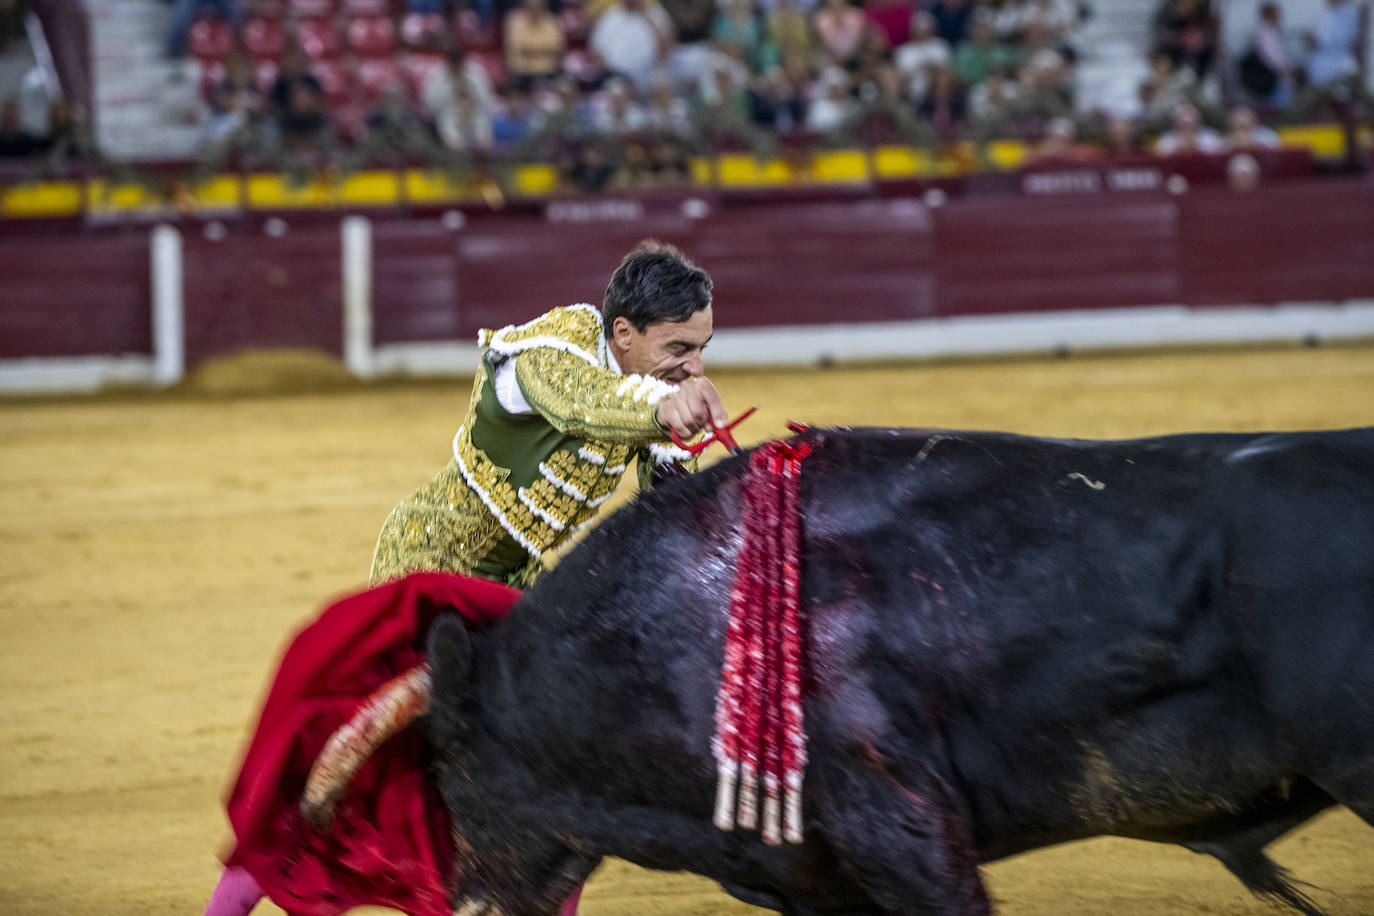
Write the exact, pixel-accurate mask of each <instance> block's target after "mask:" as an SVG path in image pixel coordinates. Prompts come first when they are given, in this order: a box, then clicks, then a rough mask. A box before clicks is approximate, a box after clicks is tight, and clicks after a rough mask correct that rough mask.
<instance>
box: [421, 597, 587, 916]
mask: <svg viewBox="0 0 1374 916" xmlns="http://www.w3.org/2000/svg"><path fill="white" fill-rule="evenodd" d="M429 659H430V667H431V669H432V677H433V695H432V698H431V704H430V715H429V718H428V720H427V721H426V730H427V733H428V735H429V738H430V741H431V743H432V744H433V746H434V748H435V759H436V762H437V770H438V772H437V780H438V784H439V788H440V790H441V792H442V793H443V797H444V803H445V804H446V805H447V806H448V809H449V813H450V814H451V816H452V822H453V840H454V848H455V862H454V886H455V888H454V892H453V902H454V912H455V913H456V914H460V916H552V914H556V913H558V911H559V907H560V905H561V904H562V902H563V901H564V900H566V899H567V898H568V897H569V896H571V895H572V894H573V893H574V892H575V891H576V890H577V889H578V887H580V886H581V884H582V882H583V881H585V880H586V878H587V876H588V875H589V874H590V873H591V872H592V870H593V869H594V868H595V867H596V865H597V862H598V861H599V857H598V856H596V855H594V854H591V853H590V852H587V851H583V850H581V849H579V848H578V842H577V840H576V839H575V838H574V837H572V836H571V835H570V833H569V831H568V829H567V824H568V818H569V817H570V816H571V812H570V811H569V810H564V805H563V804H562V803H561V802H559V801H558V800H557V798H558V796H557V795H554V794H546V793H545V792H544V791H542V790H541V786H540V782H539V780H538V779H537V778H536V777H535V776H534V775H533V774H532V772H531V770H530V768H529V767H528V766H527V765H526V762H525V761H523V760H521V759H520V757H519V754H518V752H513V751H512V750H511V749H510V748H509V747H506V746H504V745H503V744H502V743H501V742H500V741H499V740H498V738H497V737H496V736H495V735H493V734H492V732H491V730H490V728H489V725H490V724H491V723H492V721H493V720H492V718H491V717H493V716H497V715H499V714H500V713H499V711H497V710H493V709H485V708H483V698H482V697H481V696H479V695H478V691H477V689H476V677H475V675H476V671H475V668H476V663H475V656H474V648H473V642H472V639H471V638H470V637H469V635H468V633H467V631H466V630H465V629H464V628H463V626H462V624H461V623H459V622H458V621H456V620H452V619H449V618H448V617H446V616H444V617H440V618H439V619H438V620H437V621H436V622H435V623H434V625H433V627H432V628H431V629H430V633H429ZM560 824H562V825H563V826H561V827H560Z"/></svg>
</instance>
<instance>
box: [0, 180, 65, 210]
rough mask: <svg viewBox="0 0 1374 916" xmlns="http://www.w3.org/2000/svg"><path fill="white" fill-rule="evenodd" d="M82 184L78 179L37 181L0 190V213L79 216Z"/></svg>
mask: <svg viewBox="0 0 1374 916" xmlns="http://www.w3.org/2000/svg"><path fill="white" fill-rule="evenodd" d="M81 203H82V200H81V185H80V184H78V183H77V182H75V181H34V182H30V183H28V184H21V185H18V186H16V187H13V188H9V189H8V190H5V191H3V192H0V215H3V216H5V217H14V218H20V219H22V218H30V217H45V216H46V217H60V216H76V215H78V214H79V213H81Z"/></svg>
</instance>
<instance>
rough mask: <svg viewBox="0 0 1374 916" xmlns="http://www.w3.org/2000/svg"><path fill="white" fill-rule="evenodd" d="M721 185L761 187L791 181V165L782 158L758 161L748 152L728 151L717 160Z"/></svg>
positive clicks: (775, 185) (792, 178)
mask: <svg viewBox="0 0 1374 916" xmlns="http://www.w3.org/2000/svg"><path fill="white" fill-rule="evenodd" d="M717 161H718V162H719V164H720V173H719V174H720V183H721V185H722V186H723V187H736V188H761V187H777V186H780V185H786V184H790V183H792V181H793V180H794V178H795V176H794V175H793V174H792V167H791V166H789V165H788V164H787V162H786V160H783V159H768V160H765V161H760V160H759V159H757V158H756V157H754V156H753V155H751V154H749V153H728V154H725V155H722V156H720V157H719V159H718V160H717Z"/></svg>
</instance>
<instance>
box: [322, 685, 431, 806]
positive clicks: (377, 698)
mask: <svg viewBox="0 0 1374 916" xmlns="http://www.w3.org/2000/svg"><path fill="white" fill-rule="evenodd" d="M430 693H431V689H430V675H429V666H428V665H417V666H415V667H414V668H411V669H410V670H409V671H407V672H406V673H405V674H402V675H400V676H398V677H395V678H392V679H391V680H390V681H387V682H386V683H385V684H383V685H382V686H381V687H379V688H378V689H377V690H376V692H374V693H373V694H372V695H371V696H370V697H368V698H367V700H366V701H364V702H363V704H362V705H361V706H359V707H358V711H357V712H355V713H354V714H353V716H352V717H351V718H350V719H349V720H348V721H347V722H345V723H344V724H343V725H342V726H340V727H339V728H338V729H337V730H336V731H335V732H334V734H332V735H330V736H329V740H328V741H326V742H325V745H324V747H323V748H322V749H321V750H320V754H319V756H318V757H316V758H315V763H314V765H313V766H312V767H311V768H310V776H309V778H308V779H306V782H305V791H304V792H303V793H302V794H301V815H302V816H303V817H304V818H305V819H306V820H307V821H309V822H310V823H312V824H314V825H315V826H317V827H321V828H323V827H324V826H326V825H327V824H328V823H329V821H330V820H331V818H332V817H333V815H334V805H335V803H336V802H337V801H338V799H339V796H340V795H342V794H343V791H344V789H346V788H347V787H348V783H349V780H351V779H352V778H353V774H354V773H356V772H358V769H359V768H360V767H362V765H363V764H364V763H366V762H367V760H368V758H369V757H371V756H372V753H373V751H375V750H376V749H377V748H378V747H380V746H381V745H382V744H383V743H384V742H385V741H386V740H387V739H388V738H390V737H391V736H392V735H394V734H396V733H397V732H399V731H401V730H402V729H404V728H405V727H406V726H408V725H410V724H411V723H412V722H414V721H415V720H416V719H417V718H419V717H420V716H422V715H424V714H425V713H427V712H428V711H429V698H430Z"/></svg>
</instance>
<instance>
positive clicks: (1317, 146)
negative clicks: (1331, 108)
mask: <svg viewBox="0 0 1374 916" xmlns="http://www.w3.org/2000/svg"><path fill="white" fill-rule="evenodd" d="M1278 133H1279V140H1280V142H1282V144H1283V145H1284V146H1305V147H1307V148H1308V149H1310V150H1311V151H1312V155H1314V156H1316V157H1318V158H1320V159H1339V158H1341V157H1342V156H1344V155H1345V134H1344V132H1342V130H1341V128H1340V127H1337V126H1336V125H1334V124H1311V125H1305V126H1297V127H1282V128H1279V132H1278Z"/></svg>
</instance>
